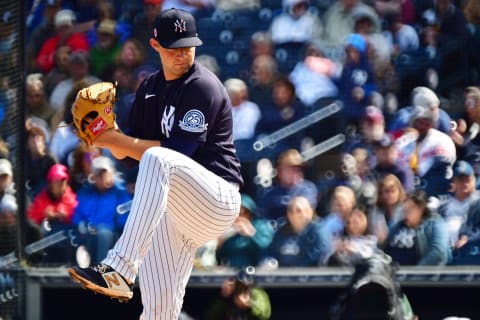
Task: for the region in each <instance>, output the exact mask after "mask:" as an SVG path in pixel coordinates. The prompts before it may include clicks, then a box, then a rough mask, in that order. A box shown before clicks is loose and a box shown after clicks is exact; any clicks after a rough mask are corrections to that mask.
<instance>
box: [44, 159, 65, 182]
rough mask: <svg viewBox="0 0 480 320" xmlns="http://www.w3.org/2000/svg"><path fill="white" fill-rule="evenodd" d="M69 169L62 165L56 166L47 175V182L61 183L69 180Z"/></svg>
mask: <svg viewBox="0 0 480 320" xmlns="http://www.w3.org/2000/svg"><path fill="white" fill-rule="evenodd" d="M68 177H69V175H68V168H67V167H66V166H65V165H63V164H60V163H57V164H54V165H53V166H52V167H51V168H50V170H48V174H47V181H48V182H54V181H61V180H65V179H68Z"/></svg>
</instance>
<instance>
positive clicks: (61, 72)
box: [44, 45, 72, 97]
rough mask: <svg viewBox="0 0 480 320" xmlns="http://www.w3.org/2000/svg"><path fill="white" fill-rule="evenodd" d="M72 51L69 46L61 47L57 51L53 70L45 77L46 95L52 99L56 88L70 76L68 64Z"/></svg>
mask: <svg viewBox="0 0 480 320" xmlns="http://www.w3.org/2000/svg"><path fill="white" fill-rule="evenodd" d="M71 53H72V49H71V48H70V47H69V46H67V45H59V46H58V47H57V49H56V50H55V57H54V60H53V68H52V70H50V72H48V73H46V74H45V75H44V76H45V80H44V83H45V95H46V96H47V97H50V95H51V94H52V91H53V89H55V86H56V85H57V84H58V83H59V82H60V81H63V80H65V79H67V78H68V77H69V76H70V73H69V70H68V64H69V63H68V62H69V60H70V54H71Z"/></svg>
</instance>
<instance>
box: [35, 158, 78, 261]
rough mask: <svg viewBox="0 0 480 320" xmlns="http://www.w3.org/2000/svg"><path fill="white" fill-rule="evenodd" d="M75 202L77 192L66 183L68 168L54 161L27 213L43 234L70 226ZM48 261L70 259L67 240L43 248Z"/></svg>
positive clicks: (52, 232)
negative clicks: (43, 184) (45, 250)
mask: <svg viewBox="0 0 480 320" xmlns="http://www.w3.org/2000/svg"><path fill="white" fill-rule="evenodd" d="M77 205H78V201H77V196H76V195H75V193H74V192H73V190H72V188H71V187H70V184H69V174H68V168H67V167H66V166H64V165H63V164H55V165H53V166H52V167H51V168H50V170H48V175H47V185H46V186H45V187H44V188H43V189H42V190H41V192H40V193H39V194H38V195H37V196H36V197H35V198H34V200H33V202H32V204H31V205H30V206H29V207H28V209H27V217H28V218H29V219H30V220H31V221H33V222H34V223H35V224H36V225H37V226H39V227H40V228H41V230H42V231H43V236H44V237H47V236H49V235H51V234H54V233H56V232H59V231H62V230H69V229H71V227H72V216H73V212H74V210H75V207H76V206H77ZM46 253H47V255H46V260H45V261H44V262H48V263H61V264H64V263H71V261H72V256H71V252H70V243H69V242H65V241H63V242H61V243H59V244H57V245H54V246H51V247H49V248H48V249H47V252H46Z"/></svg>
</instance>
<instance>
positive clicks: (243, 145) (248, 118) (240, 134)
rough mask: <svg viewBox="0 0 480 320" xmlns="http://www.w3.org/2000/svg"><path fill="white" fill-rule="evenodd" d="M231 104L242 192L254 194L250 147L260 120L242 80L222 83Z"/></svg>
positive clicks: (231, 79) (254, 163)
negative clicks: (242, 184) (240, 166)
mask: <svg viewBox="0 0 480 320" xmlns="http://www.w3.org/2000/svg"><path fill="white" fill-rule="evenodd" d="M224 85H225V88H226V90H227V93H228V96H229V97H230V101H231V104H232V121H233V142H234V144H235V148H236V149H237V155H238V157H239V159H240V161H241V164H242V168H241V174H242V177H243V181H244V186H243V190H242V191H243V192H245V193H248V194H250V195H252V196H255V192H256V186H255V184H254V181H253V178H254V176H255V174H256V160H257V159H256V158H257V156H256V154H255V151H254V150H253V148H252V145H253V139H254V137H255V132H256V131H255V129H256V127H257V123H258V122H259V121H260V117H261V112H260V108H259V107H258V105H257V104H256V103H254V102H252V101H250V100H249V96H248V87H247V85H246V84H245V82H244V81H243V80H240V79H237V78H230V79H227V80H226V81H225V83H224Z"/></svg>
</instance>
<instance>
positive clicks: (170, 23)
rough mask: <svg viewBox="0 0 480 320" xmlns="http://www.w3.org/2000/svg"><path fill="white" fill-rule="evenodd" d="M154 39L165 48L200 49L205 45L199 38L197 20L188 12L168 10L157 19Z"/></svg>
mask: <svg viewBox="0 0 480 320" xmlns="http://www.w3.org/2000/svg"><path fill="white" fill-rule="evenodd" d="M154 26H155V27H154V28H153V37H154V38H155V40H157V41H158V43H160V45H161V46H162V47H164V48H169V49H173V48H186V47H198V46H201V45H202V44H203V42H202V40H200V39H199V38H198V34H197V26H196V24H195V18H194V17H193V15H192V14H191V13H189V12H187V11H184V10H180V9H175V8H172V9H168V10H165V11H162V12H161V13H160V14H159V15H158V17H157V18H156V19H155V23H154Z"/></svg>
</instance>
